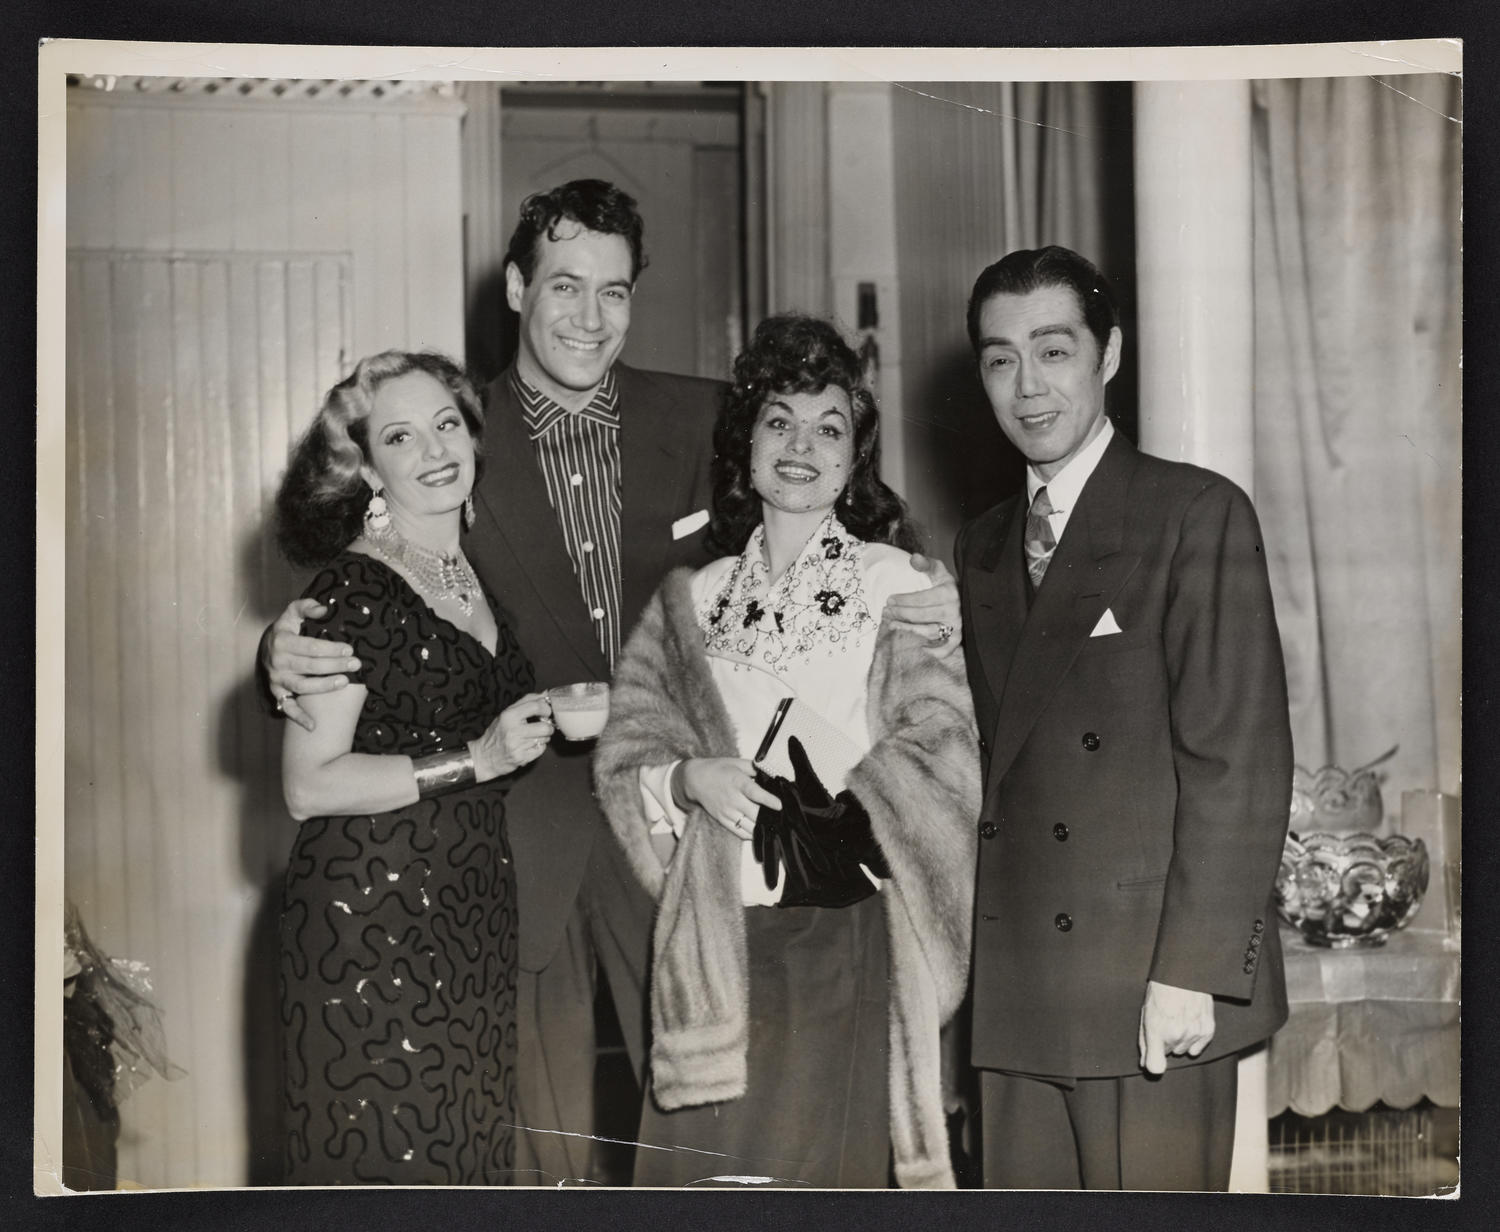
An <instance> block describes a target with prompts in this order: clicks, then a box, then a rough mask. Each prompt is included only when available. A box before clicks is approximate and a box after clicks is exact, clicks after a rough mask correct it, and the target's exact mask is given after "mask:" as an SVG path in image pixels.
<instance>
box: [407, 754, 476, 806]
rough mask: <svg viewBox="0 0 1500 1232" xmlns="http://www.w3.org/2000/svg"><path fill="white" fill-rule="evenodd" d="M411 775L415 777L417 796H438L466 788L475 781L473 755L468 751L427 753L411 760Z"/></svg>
mask: <svg viewBox="0 0 1500 1232" xmlns="http://www.w3.org/2000/svg"><path fill="white" fill-rule="evenodd" d="M411 768H412V773H413V774H415V775H416V776H417V795H418V796H419V797H425V796H440V795H442V794H443V793H444V792H445V791H452V790H453V789H454V788H455V787H467V786H468V785H469V784H470V783H472V782H474V781H475V778H474V754H473V753H471V752H470V751H469V750H468V749H454V750H453V751H452V752H451V753H429V754H428V755H427V756H426V757H413V758H412V759H411Z"/></svg>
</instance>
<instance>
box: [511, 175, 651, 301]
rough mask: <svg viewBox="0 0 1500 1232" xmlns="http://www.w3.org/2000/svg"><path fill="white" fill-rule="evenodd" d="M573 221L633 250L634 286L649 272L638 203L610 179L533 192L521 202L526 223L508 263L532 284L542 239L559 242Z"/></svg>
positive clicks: (515, 239)
mask: <svg viewBox="0 0 1500 1232" xmlns="http://www.w3.org/2000/svg"><path fill="white" fill-rule="evenodd" d="M564 220H568V221H571V222H576V223H577V224H578V225H579V226H581V227H583V228H584V229H585V230H587V231H595V232H597V233H598V234H600V235H619V236H623V237H624V239H625V243H626V244H628V245H629V246H630V281H631V282H634V281H635V280H636V279H637V278H639V277H640V276H641V271H642V270H643V269H645V268H646V250H645V246H644V243H643V240H642V233H643V232H644V230H645V224H644V223H643V222H642V221H641V216H640V213H639V211H638V210H637V209H636V208H635V198H634V197H632V196H631V195H630V194H629V193H627V192H623V191H621V190H620V189H618V188H616V187H615V186H614V185H613V184H611V183H610V182H609V181H608V180H569V181H568V182H567V183H566V184H559V185H558V186H557V187H556V188H549V189H548V190H547V191H546V192H539V193H532V194H531V196H529V197H527V198H526V200H525V201H523V202H521V219H520V221H519V222H518V223H516V229H515V230H514V231H512V232H511V236H510V243H509V244H508V245H507V246H506V249H505V264H506V265H514V266H515V267H516V268H517V269H518V270H520V271H521V280H522V281H523V282H528V283H529V282H530V281H531V275H532V274H533V273H534V272H535V270H536V258H537V244H538V243H539V242H540V240H541V238H542V236H544V235H545V236H546V237H547V238H548V239H549V240H555V239H557V238H558V237H557V224H558V223H560V222H562V221H564Z"/></svg>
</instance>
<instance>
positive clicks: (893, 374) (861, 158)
mask: <svg viewBox="0 0 1500 1232" xmlns="http://www.w3.org/2000/svg"><path fill="white" fill-rule="evenodd" d="M828 203H829V210H828V214H829V226H828V264H829V273H830V276H831V280H832V289H833V316H834V320H835V321H836V322H837V323H838V324H839V326H840V328H842V329H843V331H844V333H845V335H846V336H852V335H853V334H854V333H855V326H856V325H857V324H858V322H859V315H860V314H859V297H860V290H859V288H860V284H861V283H871V284H874V293H875V304H874V306H875V309H876V312H877V314H878V317H879V322H880V324H879V327H878V328H877V329H876V330H875V331H874V333H875V341H876V343H877V345H878V346H879V348H880V366H879V372H878V378H877V379H878V388H877V390H876V395H877V397H878V399H879V403H880V437H881V446H880V448H881V458H880V462H881V467H880V469H881V478H882V479H884V480H885V481H886V483H888V484H890V486H891V487H892V488H894V489H895V490H896V491H897V492H901V493H904V492H905V491H906V432H905V427H904V425H903V423H902V400H901V330H900V325H901V316H900V313H899V312H898V311H897V305H896V289H897V288H896V169H895V154H894V147H893V145H892V111H891V87H890V85H889V84H887V83H886V82H852V81H840V82H832V83H830V84H829V86H828Z"/></svg>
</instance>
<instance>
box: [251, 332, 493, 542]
mask: <svg viewBox="0 0 1500 1232" xmlns="http://www.w3.org/2000/svg"><path fill="white" fill-rule="evenodd" d="M408 372H425V373H427V375H428V376H430V377H433V378H434V379H435V380H437V381H438V382H439V383H440V384H442V385H443V386H444V387H446V388H447V389H448V391H449V392H450V393H452V394H453V400H454V402H455V403H456V404H457V406H458V410H459V413H460V414H462V415H463V417H464V423H465V424H467V425H468V428H469V433H470V435H471V436H473V438H474V451H475V453H476V455H477V454H478V453H479V447H480V437H481V435H482V434H483V432H484V409H483V407H481V405H480V403H479V395H478V394H476V393H475V392H474V386H473V385H472V384H471V383H470V381H469V378H468V377H467V376H465V375H464V371H463V369H462V368H460V367H459V366H458V365H457V364H456V363H454V362H453V361H452V360H451V359H449V358H448V357H447V356H446V355H440V354H438V353H437V352H436V351H382V352H380V354H378V355H370V356H366V357H365V358H364V359H362V360H360V361H359V363H357V364H356V365H355V366H354V371H353V372H351V373H350V374H349V375H348V376H346V377H345V378H344V379H343V380H342V381H340V382H339V383H338V384H337V385H335V386H334V387H333V388H332V389H330V390H329V391H328V395H327V397H325V398H324V399H323V405H322V407H321V408H320V409H319V411H318V414H317V418H315V419H314V420H313V421H312V424H311V426H309V428H308V429H307V431H306V432H305V433H303V435H302V439H301V440H299V441H298V442H297V445H296V448H295V449H293V450H292V458H291V461H290V462H289V463H288V464H287V468H286V476H285V477H284V478H283V479H282V481H281V487H280V488H279V489H278V490H277V493H276V544H277V546H278V547H279V548H280V549H281V553H282V555H283V556H285V557H286V558H287V559H288V560H289V561H291V562H292V564H294V565H299V566H302V567H304V568H309V569H315V568H318V567H319V566H321V565H325V564H327V563H328V562H329V561H330V560H332V559H333V558H334V557H335V556H337V555H338V554H339V553H340V552H342V551H343V550H344V549H345V548H346V547H348V546H349V545H350V544H351V543H353V542H354V540H355V539H357V538H358V537H359V534H360V532H361V530H362V529H363V527H364V515H365V507H366V506H367V505H368V504H369V502H370V495H371V493H370V486H369V484H367V483H366V482H365V481H364V478H363V477H362V476H361V475H360V473H359V468H360V466H361V465H362V464H363V463H365V462H368V461H369V460H370V439H369V426H368V425H369V418H370V410H371V408H372V407H373V406H374V403H375V394H376V392H377V391H378V390H379V389H380V387H381V386H382V385H384V384H385V383H386V382H387V381H392V380H395V379H396V378H397V377H400V376H405V375H406V374H407V373H408ZM475 466H476V469H475V482H476V483H477V482H478V478H479V468H480V467H482V466H483V459H482V458H479V457H476V459H475Z"/></svg>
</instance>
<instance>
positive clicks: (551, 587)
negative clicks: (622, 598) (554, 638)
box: [478, 372, 608, 680]
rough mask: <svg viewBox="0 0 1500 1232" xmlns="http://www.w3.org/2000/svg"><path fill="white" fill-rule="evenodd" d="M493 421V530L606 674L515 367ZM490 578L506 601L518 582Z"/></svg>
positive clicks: (551, 612) (503, 378)
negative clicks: (518, 393) (518, 392)
mask: <svg viewBox="0 0 1500 1232" xmlns="http://www.w3.org/2000/svg"><path fill="white" fill-rule="evenodd" d="M485 427H486V432H485V475H484V480H483V481H482V482H481V483H480V485H479V489H478V495H479V502H478V503H479V505H480V507H481V509H482V511H483V513H487V514H488V516H489V518H490V520H491V522H492V523H493V532H494V533H495V534H497V535H498V536H499V537H500V538H502V539H504V540H505V541H506V543H507V544H508V546H509V548H510V553H511V555H512V556H513V557H514V558H515V560H517V561H518V562H520V565H521V569H522V571H523V573H524V575H525V580H526V581H529V582H530V584H531V585H532V586H533V587H534V588H535V590H536V592H537V596H538V598H539V599H540V601H541V606H542V607H543V608H545V610H546V612H547V614H548V616H550V617H551V619H552V620H553V622H554V623H555V625H556V628H557V632H558V633H559V634H560V635H561V636H562V637H563V638H564V639H565V640H566V641H567V642H568V644H569V645H570V646H571V647H572V648H573V650H574V652H575V653H577V654H578V656H579V657H580V658H581V659H582V660H583V661H584V662H585V663H586V664H588V665H589V668H590V670H591V671H592V672H593V674H594V676H595V678H596V679H599V680H605V679H607V678H608V665H607V664H606V662H605V659H604V655H603V653H602V652H601V651H600V649H599V643H598V640H597V639H596V638H595V636H594V629H593V624H592V622H591V621H590V620H589V615H588V612H587V610H586V609H585V607H584V602H583V594H582V592H581V591H580V590H579V588H578V576H577V574H576V573H574V571H573V562H572V561H571V560H570V559H569V557H568V549H567V545H566V544H565V543H564V542H563V535H562V528H561V527H560V526H559V525H558V522H557V515H556V514H555V513H554V512H553V509H552V502H551V501H550V500H549V499H548V497H547V482H546V480H545V479H544V478H543V477H542V470H541V467H540V466H538V465H537V460H536V452H535V450H534V448H533V447H532V444H531V441H530V439H529V438H528V437H527V435H526V426H525V424H524V423H523V422H522V419H521V406H520V404H519V402H517V400H516V397H515V393H514V391H513V390H512V389H511V384H510V374H509V373H508V372H506V373H502V374H501V375H500V377H499V379H498V380H497V381H496V382H495V384H494V385H493V386H492V389H491V395H490V403H489V407H488V413H487V416H486V424H485ZM481 516H483V514H481ZM487 580H488V579H487ZM520 580H521V579H519V578H518V579H516V580H515V581H516V582H519V581H520ZM490 584H491V586H492V587H493V588H494V589H495V590H496V591H497V592H498V595H499V598H500V601H501V602H502V603H504V602H506V596H505V592H506V590H507V589H508V587H509V586H510V585H513V584H515V582H512V581H511V580H510V579H504V578H497V579H495V580H494V581H492V582H491V583H490Z"/></svg>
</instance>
